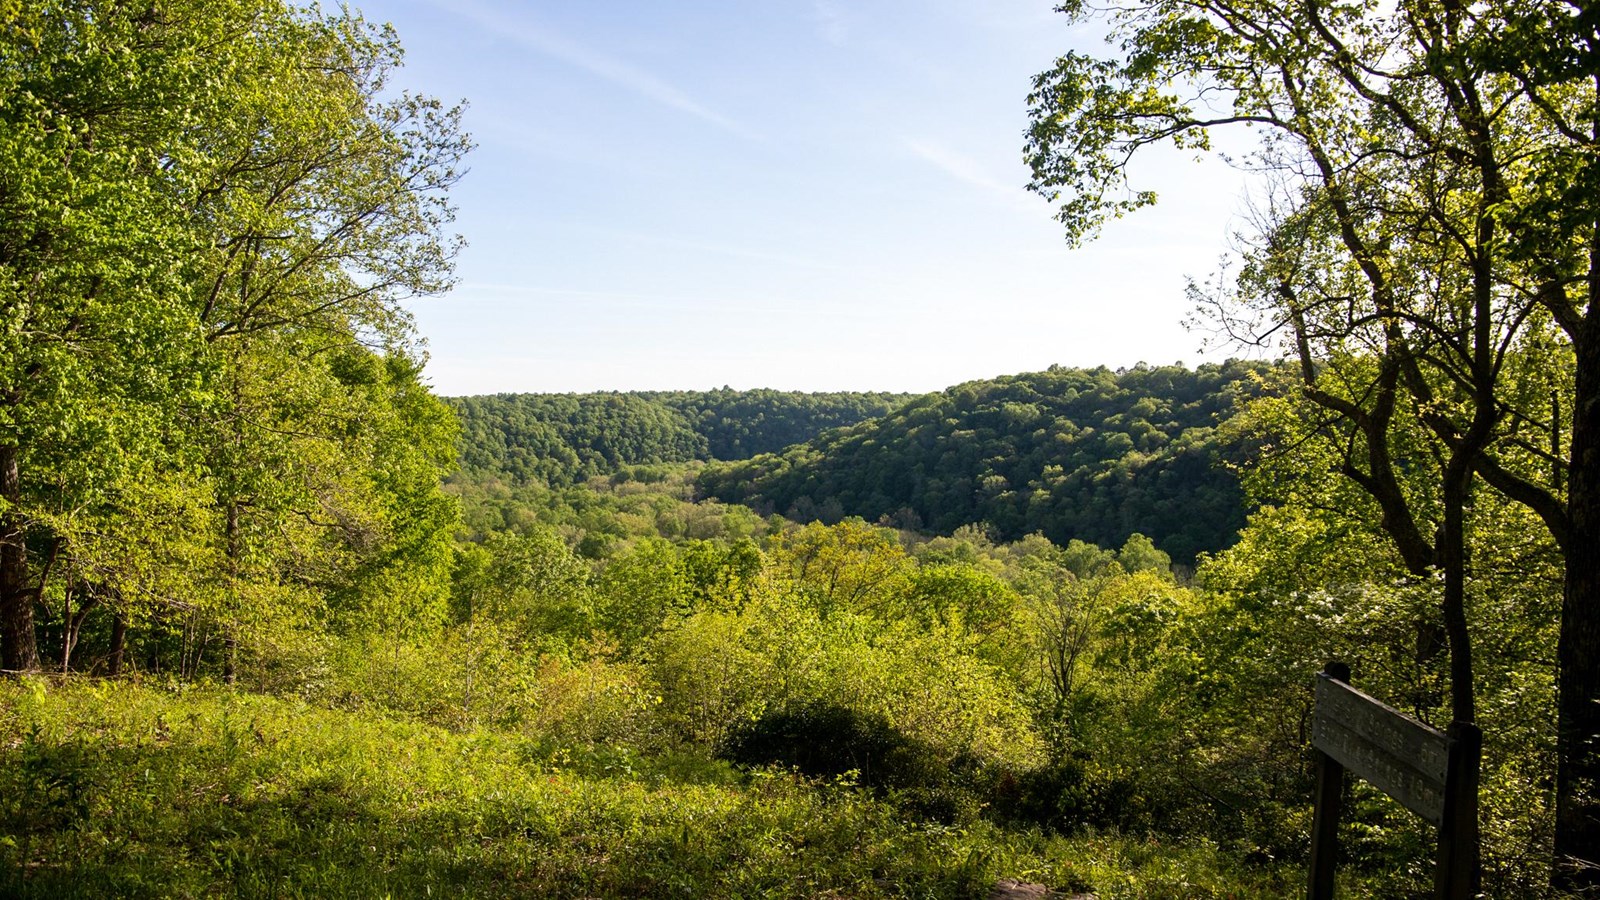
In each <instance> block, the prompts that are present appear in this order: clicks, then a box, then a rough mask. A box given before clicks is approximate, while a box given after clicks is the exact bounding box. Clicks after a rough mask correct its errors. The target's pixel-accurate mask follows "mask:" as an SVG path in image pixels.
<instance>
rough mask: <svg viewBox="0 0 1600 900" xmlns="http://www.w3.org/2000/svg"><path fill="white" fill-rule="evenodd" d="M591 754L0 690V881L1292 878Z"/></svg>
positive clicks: (244, 892) (378, 722) (43, 890)
mask: <svg viewBox="0 0 1600 900" xmlns="http://www.w3.org/2000/svg"><path fill="white" fill-rule="evenodd" d="M574 760H577V761H576V762H575V761H574ZM584 760H587V762H585V761H584ZM604 760H605V757H604V755H603V754H596V753H593V752H590V753H587V754H585V753H583V752H581V750H576V749H575V751H574V752H571V753H568V752H556V753H551V752H549V751H548V750H547V749H545V748H544V747H543V746H542V745H540V744H538V743H535V742H530V741H528V740H527V739H525V738H518V737H515V736H512V735H508V734H504V733H496V732H490V731H479V732H473V733H466V734H461V733H453V732H449V731H445V730H441V729H438V728H434V727H430V726H424V725H418V724H409V723H405V722H397V721H393V720H388V719H384V718H379V717H374V716H371V715H362V714H355V713H349V712H340V711H330V710H327V709H319V708H315V707H311V706H308V705H305V704H303V703H299V702H295V701H286V700H280V699H273V698H268V697H262V696H252V695H247V694H240V693H234V692H231V691H227V690H224V689H221V688H211V687H204V686H200V687H181V688H150V687H140V686H136V685H130V684H121V683H95V682H89V683H84V684H78V685H71V686H66V687H61V686H52V685H51V684H49V683H48V682H45V681H42V680H32V681H25V682H21V683H18V682H10V683H5V684H0V895H3V896H7V897H41V898H43V897H50V898H73V897H96V898H99V897H113V896H115V897H152V898H155V897H161V898H169V897H211V896H240V897H269V896H270V897H328V896H362V897H382V896H394V897H424V896H435V897H444V896H449V897H506V896H521V897H976V896H984V895H985V894H986V893H987V890H988V886H989V885H991V884H992V883H993V882H994V880H995V879H996V878H997V877H1001V876H1021V877H1024V878H1031V879H1035V880H1039V881H1044V882H1048V883H1050V884H1053V885H1058V886H1064V887H1076V888H1086V887H1096V888H1097V889H1098V890H1099V892H1100V893H1099V896H1100V897H1102V898H1104V900H1111V898H1118V897H1149V898H1155V897H1171V896H1188V897H1271V896H1277V895H1279V894H1280V893H1281V892H1282V891H1284V890H1287V889H1288V886H1289V884H1290V883H1292V876H1290V878H1289V881H1287V882H1286V881H1283V880H1279V879H1278V878H1277V877H1275V876H1273V875H1272V874H1271V873H1267V874H1261V873H1257V874H1253V875H1249V876H1237V875H1231V874H1228V873H1227V872H1225V871H1222V870H1220V869H1219V866H1221V863H1220V862H1219V858H1218V856H1217V855H1216V854H1215V853H1214V852H1212V851H1211V850H1209V849H1208V848H1206V847H1204V846H1199V847H1188V848H1185V847H1172V846H1166V847H1162V846H1159V845H1156V844H1152V843H1148V842H1144V841H1124V840H1120V839H1115V838H1107V837H1098V838H1097V837H1088V838H1083V839H1079V840H1077V841H1075V842H1069V841H1065V840H1062V839H1048V840H1047V839H1045V838H1042V837H1040V836H1039V835H1037V834H1032V833H1021V832H1007V831H1004V830H1001V829H999V828H997V827H995V826H992V825H990V824H988V823H985V822H977V823H974V824H972V825H970V826H963V827H959V828H957V827H950V826H943V825H938V824H930V823H924V822H919V821H909V820H905V819H903V818H900V817H899V816H898V815H897V814H896V813H895V812H894V811H893V809H892V808H891V807H889V806H887V805H884V804H882V803H880V802H878V801H876V800H874V799H872V797H871V796H870V795H869V794H867V793H864V792H861V791H858V790H855V789H852V788H849V787H843V786H827V785H819V784H815V783H810V782H806V781H803V780H801V779H798V778H796V777H794V776H791V775H787V774H782V773H765V774H763V773H756V774H752V775H740V774H737V773H735V772H734V771H733V770H731V769H728V768H727V767H725V766H720V765H713V764H711V763H706V762H699V763H692V764H691V763H687V762H684V761H682V760H678V761H676V762H675V761H673V760H670V759H662V760H656V761H654V762H652V761H648V760H634V761H633V762H632V763H630V764H628V765H620V764H617V762H616V761H615V760H612V761H610V762H609V763H607V762H605V761H604Z"/></svg>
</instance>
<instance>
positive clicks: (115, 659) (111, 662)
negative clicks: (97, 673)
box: [106, 609, 128, 678]
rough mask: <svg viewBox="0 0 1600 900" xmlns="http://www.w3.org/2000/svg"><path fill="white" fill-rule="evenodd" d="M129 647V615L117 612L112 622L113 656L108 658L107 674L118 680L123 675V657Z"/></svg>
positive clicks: (120, 611)
mask: <svg viewBox="0 0 1600 900" xmlns="http://www.w3.org/2000/svg"><path fill="white" fill-rule="evenodd" d="M127 646H128V614H127V613H125V612H123V611H122V610H120V609H119V610H117V613H116V618H115V619H112V620H111V655H110V656H109V657H107V658H106V674H107V675H108V676H109V677H111V678H116V677H117V676H119V675H121V674H122V655H123V653H125V652H126V650H127Z"/></svg>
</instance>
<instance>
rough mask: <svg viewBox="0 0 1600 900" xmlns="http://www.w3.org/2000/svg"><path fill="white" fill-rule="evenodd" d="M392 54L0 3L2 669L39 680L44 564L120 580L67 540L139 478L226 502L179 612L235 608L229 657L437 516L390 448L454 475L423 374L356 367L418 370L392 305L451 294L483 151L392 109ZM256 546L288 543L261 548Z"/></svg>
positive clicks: (140, 13) (307, 24)
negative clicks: (367, 376)
mask: <svg viewBox="0 0 1600 900" xmlns="http://www.w3.org/2000/svg"><path fill="white" fill-rule="evenodd" d="M242 23H249V27H241V25H242ZM398 58H399V50H398V45H397V44H396V42H395V39H394V36H393V34H392V33H391V32H389V31H388V30H386V29H380V28H375V27H373V26H370V25H368V24H366V23H365V22H364V21H362V20H361V19H360V18H359V16H355V15H353V14H349V13H336V14H323V13H320V12H317V11H314V10H302V9H295V8H292V7H289V6H287V5H284V4H282V3H278V2H275V0H227V2H221V3H197V2H188V0H173V2H163V3H159V4H156V5H152V6H146V7H141V8H139V9H138V10H134V9H131V8H129V7H126V6H124V5H121V4H113V3H98V2H84V3H77V2H45V3H39V4H29V5H28V6H26V7H18V6H14V5H8V6H6V7H5V8H4V9H0V118H3V121H4V122H5V127H4V129H3V131H4V136H3V137H0V155H3V157H4V159H3V163H0V170H3V174H0V204H3V205H4V209H3V213H4V219H5V224H4V225H3V226H0V229H3V230H4V234H3V235H0V313H3V315H5V316H6V317H7V324H8V327H7V328H6V330H5V333H6V334H7V335H9V336H10V337H8V338H5V339H4V341H6V343H4V344H3V346H0V381H4V383H5V384H6V385H7V386H6V388H5V390H4V395H3V396H0V406H3V407H4V408H5V410H6V412H5V413H4V416H3V420H0V497H3V500H4V502H3V504H0V638H3V640H0V645H3V654H0V655H3V657H4V664H5V665H6V666H7V667H10V668H34V667H36V666H37V665H38V654H37V648H36V639H35V634H34V632H35V629H34V626H33V622H32V616H33V607H34V604H35V602H36V601H37V600H39V599H41V598H43V597H44V596H45V595H46V593H47V592H48V591H49V590H54V588H50V586H49V585H47V584H46V579H47V576H48V575H49V574H50V573H51V571H52V566H51V565H50V564H49V561H52V560H61V559H64V560H67V561H68V562H71V563H72V565H70V566H65V567H60V568H57V569H56V571H57V572H64V571H73V572H82V571H90V570H93V571H98V572H100V573H102V574H103V575H104V574H106V573H107V572H108V568H107V567H108V566H110V567H111V568H115V566H112V564H111V562H110V561H109V557H107V556H106V555H105V551H106V548H108V547H110V546H111V544H110V543H108V542H106V541H99V542H98V543H97V548H98V549H95V550H94V553H93V554H90V553H89V552H88V550H89V548H88V547H87V546H85V547H84V548H83V552H80V551H79V550H75V549H74V546H75V545H76V544H80V543H85V538H84V537H83V536H82V534H83V533H82V532H81V531H79V532H75V531H74V530H73V529H72V528H71V527H69V525H70V523H71V522H73V521H81V520H82V519H83V518H84V517H83V516H81V515H79V516H76V518H75V517H74V514H73V511H74V510H92V511H94V514H95V515H96V516H98V517H99V521H102V522H106V521H114V520H116V519H118V518H119V517H122V518H125V519H128V520H129V521H137V520H138V518H139V515H140V507H138V506H136V505H131V503H130V505H127V506H124V507H120V508H119V507H117V506H116V504H117V503H118V502H120V500H122V499H123V498H131V497H133V496H134V494H133V493H130V492H129V491H128V489H127V487H126V486H127V483H128V480H129V478H130V477H131V474H132V473H138V476H139V477H141V478H145V479H153V480H155V481H157V482H159V483H165V484H171V485H173V486H174V489H175V490H177V491H179V492H180V493H181V492H182V491H185V490H192V488H193V487H194V485H195V484H196V479H197V478H198V479H199V481H200V483H208V484H209V485H210V487H211V488H212V489H213V491H214V509H215V516H214V521H212V522H211V533H212V534H213V535H215V538H216V540H215V543H216V545H217V546H218V547H219V548H220V550H219V552H220V558H221V560H222V564H221V565H220V566H218V567H216V570H218V571H220V572H221V573H222V576H221V578H220V582H219V584H218V585H217V586H216V587H217V589H216V590H215V591H212V592H210V593H209V594H207V593H206V592H201V593H202V594H203V595H205V596H209V597H210V598H211V599H209V600H206V601H205V602H199V601H198V600H197V599H195V597H194V595H191V599H190V600H188V601H186V602H185V609H186V613H185V615H198V614H201V613H202V612H206V614H207V615H217V614H220V615H222V617H223V618H222V620H219V621H228V622H231V623H232V624H229V625H227V626H226V627H225V628H224V630H225V631H227V632H229V636H228V637H227V638H226V640H227V641H228V642H229V643H230V644H233V643H236V640H237V632H238V628H237V626H239V625H240V624H241V622H242V620H241V618H240V616H241V615H245V613H244V612H243V611H244V610H246V609H249V610H253V612H251V613H249V615H268V616H269V617H271V616H275V615H278V613H289V611H290V610H289V608H290V607H293V606H295V603H286V602H285V601H286V598H287V597H288V595H287V594H284V593H283V590H284V589H286V588H287V587H288V586H290V585H299V586H300V587H301V588H310V587H314V588H316V589H317V590H319V591H329V590H337V589H338V587H339V586H338V585H337V584H335V583H334V582H336V581H337V580H338V579H337V578H332V577H330V573H331V572H332V571H333V569H331V568H329V566H330V565H333V566H334V568H337V567H338V565H341V564H335V563H334V562H333V561H334V560H335V558H336V557H338V556H339V553H338V552H334V551H336V550H337V549H338V548H336V547H335V546H334V545H335V544H340V543H342V544H343V549H344V550H346V551H350V550H355V551H358V552H356V553H355V556H356V557H361V558H363V559H365V560H367V562H368V563H370V562H372V561H373V560H374V559H376V556H375V555H374V554H375V552H376V549H377V548H378V547H379V546H386V547H389V548H390V549H391V550H392V549H394V547H395V545H394V544H392V543H390V542H389V539H390V538H398V535H399V534H400V532H401V531H403V530H405V527H403V526H401V524H400V523H401V520H403V519H406V518H407V516H408V515H410V514H409V513H402V512H400V510H399V506H400V505H404V504H403V503H402V502H401V501H400V499H399V498H400V497H401V496H402V495H405V496H408V497H409V499H410V500H412V501H416V503H417V504H420V505H414V506H412V510H413V512H416V513H417V514H418V515H420V516H421V517H422V518H429V517H433V518H434V519H435V520H437V516H436V515H435V513H437V512H438V511H439V510H440V509H442V507H440V506H439V504H438V502H437V498H434V499H427V498H426V497H425V496H424V495H426V494H427V493H428V488H427V487H426V486H425V485H424V486H421V487H418V486H417V485H416V484H413V485H412V486H411V487H402V484H401V482H402V480H403V479H401V478H399V477H397V476H398V473H399V471H400V470H401V469H402V468H404V465H402V464H401V463H400V462H399V457H400V456H403V455H404V454H396V453H385V452H383V451H373V447H372V444H371V438H372V437H373V436H374V435H375V434H377V432H378V431H382V430H383V429H384V428H390V431H389V433H388V434H387V437H389V438H400V437H401V436H402V435H403V434H406V435H409V436H410V437H416V438H420V439H421V440H420V443H419V444H416V445H415V449H416V450H417V451H418V453H419V454H420V456H421V457H428V458H429V462H427V463H426V464H424V465H422V466H421V468H420V469H418V468H415V467H413V468H412V469H411V472H412V473H413V474H416V473H417V472H424V471H426V472H432V473H434V474H431V475H428V476H426V477H425V478H424V482H426V481H427V479H428V478H435V479H436V472H435V470H436V469H437V467H438V465H439V461H438V457H437V455H434V456H432V457H430V456H429V454H432V453H433V452H434V451H433V450H431V449H429V448H431V447H434V446H436V443H435V442H432V441H431V440H429V439H427V438H426V437H425V436H424V434H423V433H424V432H426V431H427V428H426V427H423V426H422V424H421V423H422V422H423V420H424V419H426V418H427V416H426V415H423V416H420V417H419V416H418V415H415V413H417V412H418V411H419V409H420V406H419V405H418V403H417V402H416V400H415V395H416V391H415V390H412V389H408V388H407V387H406V386H405V383H406V381H407V379H409V380H410V381H411V382H412V383H413V386H414V382H415V375H416V373H415V369H414V367H412V368H411V369H410V370H409V371H403V370H406V368H407V366H408V365H410V364H409V363H406V364H403V365H401V366H400V367H399V369H394V370H393V371H391V372H390V373H388V375H385V376H383V377H381V378H378V379H376V380H375V381H373V380H367V381H366V382H365V383H363V379H362V378H361V377H354V378H352V377H351V376H357V375H359V371H358V370H361V369H364V368H371V367H372V366H374V365H376V366H378V367H379V368H382V367H383V365H384V363H383V362H381V361H376V358H374V357H372V355H371V354H370V353H369V351H368V349H367V348H368V347H369V346H373V345H376V346H378V347H381V348H382V352H381V353H380V354H379V355H380V356H383V357H385V358H387V360H389V361H391V362H395V361H401V360H409V359H410V357H411V353H412V351H411V350H410V349H409V348H408V347H407V346H406V342H407V335H408V328H409V325H408V319H407V316H406V314H405V313H404V311H403V309H402V308H401V307H400V305H399V302H400V301H401V300H404V299H406V298H408V297H412V296H416V295H419V294H425V293H431V292H435V291H437V290H439V289H441V288H442V287H444V286H445V285H446V284H448V280H449V272H450V256H451V251H452V249H453V246H454V245H453V242H452V241H451V240H449V239H447V238H446V237H445V235H444V234H443V233H442V229H443V227H444V225H445V224H446V223H447V222H448V221H449V218H450V209H449V207H448V206H447V205H446V202H445V200H444V196H443V192H444V190H445V189H447V188H448V187H449V186H450V184H451V183H452V182H453V181H454V180H455V178H456V168H455V167H456V164H457V163H458V162H459V160H460V158H461V156H462V154H463V153H464V152H465V151H466V149H467V146H468V142H467V141H466V139H465V137H464V136H462V135H461V133H460V131H459V120H458V113H457V111H455V110H448V109H445V108H443V107H441V106H440V105H439V104H438V103H436V102H434V101H432V100H429V99H426V98H419V97H414V96H410V95H401V96H399V97H398V98H392V99H391V98H389V95H388V93H387V91H386V89H385V79H386V78H387V76H388V75H389V74H390V73H391V72H392V70H393V68H394V66H395V65H396V63H397V62H398ZM375 385H381V386H378V387H375ZM408 394H409V395H410V396H411V397H412V399H410V400H406V399H404V398H405V397H406V396H407V395H408ZM423 405H425V404H423ZM405 410H409V412H404V411H405ZM386 411H387V412H386ZM393 414H397V415H393ZM402 421H405V422H409V424H405V425H400V424H399V423H400V422H402ZM369 424H370V430H364V429H369ZM391 426H394V427H391ZM416 428H421V429H422V430H421V431H418V430H416ZM362 466H368V467H370V468H369V470H367V471H364V472H358V471H356V470H357V469H358V468H360V467H362ZM435 483H436V482H435ZM62 485H68V486H70V489H69V490H68V491H67V492H65V493H64V492H62V491H61V490H59V487H60V486H62ZM119 486H121V487H119ZM419 491H420V493H419ZM426 508H432V509H433V510H434V513H424V512H421V511H422V510H424V509H426ZM330 516H331V519H330ZM340 516H343V517H344V518H343V519H340ZM333 519H339V521H332V520H333ZM412 521H413V522H415V521H420V520H419V519H416V518H415V517H413V518H412ZM390 526H394V527H390ZM307 527H309V528H310V530H309V531H306V530H305V529H306V528H307ZM252 530H254V532H255V533H256V534H259V535H261V536H262V537H261V540H259V541H256V542H255V543H256V545H257V547H258V548H259V547H260V546H261V545H262V544H263V543H264V542H266V541H269V540H270V538H268V537H267V535H269V534H272V533H274V531H275V530H276V536H277V538H278V540H279V541H280V543H279V545H278V547H277V548H276V549H277V550H279V551H282V550H283V549H285V548H286V547H289V546H294V547H295V548H296V549H295V550H294V551H293V552H291V553H289V554H287V555H285V554H284V553H282V552H278V553H277V554H276V555H274V554H272V553H266V554H265V555H263V554H262V553H261V552H258V550H252V549H250V544H251V538H250V535H251V533H252ZM423 530H424V531H429V530H430V529H429V528H424V529H423ZM334 532H339V533H340V535H341V536H340V537H339V538H338V539H336V540H333V541H331V542H330V540H329V536H330V535H331V534H333V533H334ZM439 532H440V529H439V528H437V527H432V528H431V532H430V533H433V534H435V535H437V534H438V533H439ZM290 534H299V535H302V536H305V535H315V537H311V538H309V539H307V540H304V541H301V540H299V539H298V538H297V537H288V538H287V539H285V538H286V536H288V535H290ZM154 536H155V535H152V537H154ZM429 542H431V543H432V545H433V546H435V547H437V546H442V544H440V543H439V541H438V540H437V539H427V540H424V541H423V543H429ZM413 545H414V546H420V545H416V544H413ZM125 546H128V545H127V544H125ZM330 553H331V554H332V555H329V554H330ZM91 555H92V556H93V557H94V559H95V562H94V563H93V564H92V565H90V564H88V563H87V562H86V560H88V559H89V558H90V556H91ZM434 555H435V557H436V556H437V554H434ZM289 556H295V557H297V558H298V560H299V564H295V565H288V566H285V565H280V564H281V563H283V562H284V560H286V559H287V558H288V557H289ZM313 558H318V559H321V560H322V562H318V563H312V564H309V565H308V564H307V563H308V561H309V560H311V559H313ZM348 558H354V557H348V556H347V559H348ZM35 559H37V560H43V561H46V564H45V565H43V566H39V567H37V568H38V570H39V571H38V573H37V576H33V575H30V567H31V563H32V561H33V560H35ZM425 565H431V566H432V567H433V569H434V570H435V574H436V575H437V574H438V573H439V572H440V571H442V569H441V566H440V563H439V561H438V560H437V558H434V559H433V560H432V561H431V562H429V563H426V564H425ZM128 567H129V568H137V566H135V565H134V564H133V563H132V562H130V563H129V565H128ZM146 568H148V567H146ZM252 572H254V573H255V574H253V575H252V574H251V573H252ZM169 575H173V576H176V575H177V573H176V572H169ZM107 577H109V576H107ZM179 580H181V579H179ZM255 588H260V589H261V591H263V592H264V593H261V594H260V595H259V596H256V597H254V598H253V599H251V598H249V597H247V596H246V595H248V594H250V593H251V591H252V590H254V589H255ZM64 590H65V591H66V592H67V594H70V593H71V592H72V591H73V590H75V589H74V588H71V587H70V586H69V587H66V588H64ZM58 593H59V591H58ZM63 596H65V595H63ZM296 602H298V601H296ZM274 606H277V607H281V608H280V609H279V610H278V612H277V613H269V612H268V611H269V610H270V609H271V608H273V607H274ZM82 608H83V607H81V606H80V609H82ZM70 642H71V641H70V639H66V640H65V643H67V644H70ZM186 655H187V654H186ZM229 658H230V659H231V658H232V654H231V653H230V654H229Z"/></svg>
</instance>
